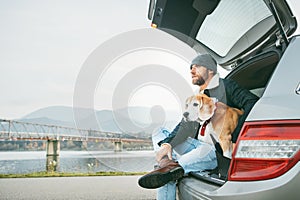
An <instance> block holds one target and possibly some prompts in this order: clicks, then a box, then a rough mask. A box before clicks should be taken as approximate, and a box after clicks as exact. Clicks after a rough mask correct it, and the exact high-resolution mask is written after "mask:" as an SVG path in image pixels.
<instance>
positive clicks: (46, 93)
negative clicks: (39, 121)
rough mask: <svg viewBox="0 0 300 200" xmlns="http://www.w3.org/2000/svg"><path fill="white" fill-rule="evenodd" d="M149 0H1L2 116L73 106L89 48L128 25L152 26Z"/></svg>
mask: <svg viewBox="0 0 300 200" xmlns="http://www.w3.org/2000/svg"><path fill="white" fill-rule="evenodd" d="M147 6H148V1H147V0H126V1H123V0H116V1H107V0H89V1H82V0H43V1H40V0H1V1H0V27H1V31H0V41H1V42H0V43H1V45H0V55H1V59H0V83H1V84H0V91H1V98H0V118H8V119H12V118H19V117H22V116H24V115H26V114H28V113H30V112H32V111H34V110H37V109H39V108H43V107H47V106H52V105H65V106H72V101H73V99H72V98H73V90H74V84H75V81H76V77H77V75H78V73H79V71H80V68H81V66H82V64H83V62H84V61H85V60H86V59H87V57H88V56H89V54H90V53H91V52H92V51H93V50H94V49H95V48H96V47H98V46H99V45H100V44H101V43H103V42H104V41H106V40H108V39H110V38H111V37H113V36H115V35H118V34H120V33H122V32H125V31H130V30H134V29H139V28H146V27H147V28H149V27H150V22H149V21H148V20H147V9H148V8H147Z"/></svg>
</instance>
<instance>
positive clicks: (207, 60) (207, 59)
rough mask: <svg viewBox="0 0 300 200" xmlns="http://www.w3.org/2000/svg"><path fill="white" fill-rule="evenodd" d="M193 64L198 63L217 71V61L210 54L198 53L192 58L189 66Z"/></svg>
mask: <svg viewBox="0 0 300 200" xmlns="http://www.w3.org/2000/svg"><path fill="white" fill-rule="evenodd" d="M193 65H199V66H203V67H206V68H207V69H210V70H212V71H214V72H217V62H216V60H215V59H214V58H213V57H212V56H211V55H210V54H201V55H198V56H197V57H196V58H194V60H192V63H191V66H190V67H191V68H192V66H193Z"/></svg>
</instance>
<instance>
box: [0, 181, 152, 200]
mask: <svg viewBox="0 0 300 200" xmlns="http://www.w3.org/2000/svg"><path fill="white" fill-rule="evenodd" d="M138 178H139V176H93V177H53V178H52V177H51V178H10V179H4V178H2V179H0V199H1V200H3V199H7V200H8V199H9V200H14V199H17V200H19V199H28V200H48V199H55V200H57V199H64V200H68V199H72V200H77V199H87V200H90V199H91V200H92V199H98V200H99V199H100V200H104V199H107V200H131V199H144V200H146V199H147V200H150V199H155V196H156V190H148V189H143V188H141V187H139V186H138V184H137V180H138Z"/></svg>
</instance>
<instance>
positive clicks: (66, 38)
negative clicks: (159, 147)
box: [0, 0, 300, 119]
mask: <svg viewBox="0 0 300 200" xmlns="http://www.w3.org/2000/svg"><path fill="white" fill-rule="evenodd" d="M290 2H291V3H292V4H295V6H296V7H297V9H298V10H300V9H299V2H297V1H296V0H290ZM147 12H148V0H126V1H124V0H115V1H107V0H89V1H82V0H42V1H41V0H0V27H1V31H0V44H1V45H0V55H1V59H0V91H1V98H0V119H17V118H21V117H23V116H25V115H27V114H29V113H31V112H33V111H35V110H38V109H40V108H45V107H48V106H60V105H61V106H73V105H74V93H75V89H76V84H77V83H78V80H79V79H80V76H81V74H82V73H83V72H84V70H85V66H86V63H88V61H89V60H91V59H92V55H93V54H95V52H96V51H97V49H98V50H99V49H101V48H104V46H105V45H104V44H111V43H113V41H116V40H117V39H118V37H119V36H120V35H126V33H128V32H130V31H135V30H140V29H150V21H149V20H148V19H147ZM151 30H152V29H151ZM138 37H139V36H138ZM140 37H143V36H142V35H141V36H140ZM136 39H137V40H138V38H136ZM143 39H144V40H148V39H149V38H143ZM129 42H130V41H129ZM132 42H133V43H134V42H135V39H134V38H133V41H132ZM176 45H177V44H176ZM178 45H179V46H180V45H183V44H179V43H178ZM158 46H159V45H158ZM182 48H183V49H184V48H186V47H184V46H183V47H182ZM110 51H112V54H113V53H114V49H110ZM116 51H117V50H116ZM191 55H195V54H193V52H189V55H187V56H186V57H180V56H178V55H177V54H176V52H168V51H164V50H163V49H159V48H156V49H155V48H154V49H145V48H143V49H142V50H141V49H138V48H136V49H135V50H134V51H130V52H129V53H126V55H120V56H119V57H118V58H117V59H114V60H113V61H112V62H111V63H110V64H109V67H108V68H105V71H104V72H105V73H102V74H100V75H99V74H98V76H99V77H98V79H97V83H96V84H95V90H94V91H93V94H92V96H93V98H94V99H93V100H94V101H93V105H92V106H93V108H94V109H97V110H101V109H112V108H113V107H114V105H112V104H113V98H114V96H115V97H117V96H118V94H117V92H118V91H117V90H118V89H120V88H122V87H121V86H122V84H120V83H122V81H123V79H124V81H125V79H126V78H128V77H131V76H132V74H135V73H137V75H138V76H141V75H142V74H141V72H140V71H137V70H136V69H137V68H138V67H143V66H145V65H150V64H151V65H163V66H164V67H167V68H168V67H169V68H168V69H167V70H166V74H165V77H168V72H170V74H172V73H178V74H180V76H182V77H183V79H182V80H181V79H180V78H178V79H177V80H173V83H174V84H175V83H178V82H179V81H183V82H184V83H186V84H187V85H189V84H190V83H189V81H190V75H189V70H187V69H188V68H187V66H189V64H188V59H187V58H190V57H189V56H191ZM100 57H101V56H100ZM99 59H100V58H99ZM103 59H105V58H103ZM160 68H162V66H160ZM149 69H151V68H149ZM171 69H172V70H171ZM153 70H155V67H153ZM89 73H91V76H92V73H93V72H89ZM149 73H151V71H149ZM142 76H143V75H142ZM144 76H145V77H149V76H150V77H151V75H148V74H146V75H145V74H144ZM152 76H153V77H155V76H156V75H155V74H154V75H152ZM169 79H171V78H170V77H169ZM173 83H169V82H168V83H166V82H165V81H164V80H163V77H162V78H161V79H160V80H158V81H157V82H152V83H151V82H147V81H145V82H140V85H138V86H136V87H133V90H132V91H129V92H128V94H126V97H127V96H128V98H127V99H125V102H123V103H122V105H125V104H126V105H129V106H150V107H151V106H154V105H160V106H162V107H165V108H168V109H172V110H176V111H178V112H181V108H182V102H181V100H180V97H178V95H177V94H175V93H176V92H178V91H176V90H180V88H178V89H176V88H175V89H174V88H173V89H172V87H173ZM168 84H169V85H168ZM175 85H176V84H175ZM189 86H190V87H191V90H193V89H194V88H193V87H192V86H191V84H190V85H189ZM174 87H176V86H174ZM174 90H175V91H174ZM114 91H117V92H114ZM153 94H156V95H153ZM82 98H84V97H82ZM120 106H121V105H120Z"/></svg>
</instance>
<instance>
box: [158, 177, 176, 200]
mask: <svg viewBox="0 0 300 200" xmlns="http://www.w3.org/2000/svg"><path fill="white" fill-rule="evenodd" d="M156 199H157V200H175V199H176V181H170V182H169V183H167V184H165V185H164V186H162V187H160V188H158V189H157V193H156Z"/></svg>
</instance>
